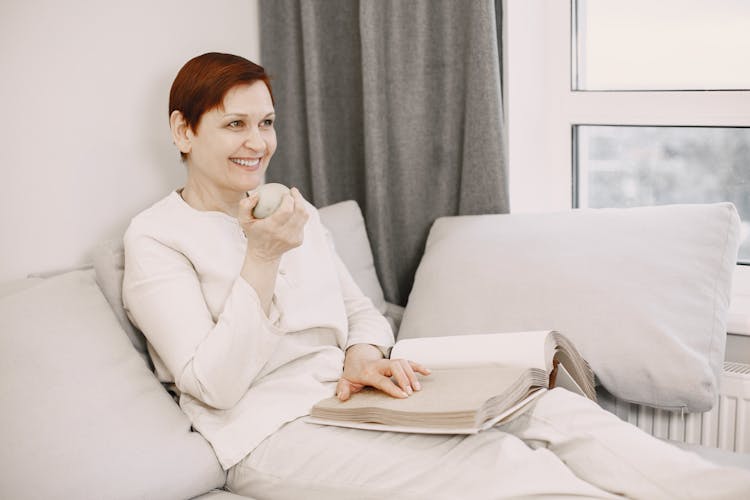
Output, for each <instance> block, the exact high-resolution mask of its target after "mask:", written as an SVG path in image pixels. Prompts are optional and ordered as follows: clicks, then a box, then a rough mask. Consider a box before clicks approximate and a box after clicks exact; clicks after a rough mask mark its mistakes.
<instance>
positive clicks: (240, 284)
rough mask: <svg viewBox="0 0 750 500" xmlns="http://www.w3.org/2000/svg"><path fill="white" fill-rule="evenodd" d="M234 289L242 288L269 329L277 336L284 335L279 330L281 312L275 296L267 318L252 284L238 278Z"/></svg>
mask: <svg viewBox="0 0 750 500" xmlns="http://www.w3.org/2000/svg"><path fill="white" fill-rule="evenodd" d="M234 287H235V289H237V288H240V289H241V290H242V293H243V294H245V295H249V296H250V300H251V301H252V302H253V303H254V304H255V306H256V307H257V308H258V311H260V314H261V315H262V316H263V318H264V320H265V321H266V324H267V326H268V328H269V329H270V330H271V331H272V332H273V333H275V334H277V335H282V334H283V333H284V332H282V331H281V330H280V329H279V328H278V324H279V320H280V319H281V311H279V308H278V307H276V296H275V295H274V298H273V300H272V301H271V307H270V308H269V310H268V315H267V316H266V313H265V311H263V308H262V307H261V305H260V297H258V293H257V292H256V291H255V288H253V287H252V285H251V284H250V283H248V282H247V281H245V280H244V279H243V278H242V277H241V276H238V277H237V279H236V280H235V283H234Z"/></svg>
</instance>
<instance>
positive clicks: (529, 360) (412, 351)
mask: <svg viewBox="0 0 750 500" xmlns="http://www.w3.org/2000/svg"><path fill="white" fill-rule="evenodd" d="M391 358H405V359H410V360H413V361H417V362H419V363H421V364H423V365H424V366H426V367H428V368H429V369H430V370H431V372H432V373H431V374H430V375H429V376H426V377H424V376H421V375H418V376H419V381H420V384H421V385H422V390H421V391H415V392H414V393H413V394H412V395H411V396H409V397H408V398H406V399H397V398H393V397H390V396H388V395H387V394H385V393H383V392H381V391H379V390H377V389H373V388H366V389H364V390H363V391H361V392H359V393H355V394H353V395H352V396H351V398H350V399H349V400H348V401H345V402H341V401H339V400H338V398H336V397H331V398H327V399H324V400H322V401H320V402H318V403H317V404H316V405H315V406H313V408H312V410H311V412H310V417H308V418H307V421H308V422H311V423H318V424H327V425H337V426H342V427H356V428H362V429H378V430H390V431H401V432H420V433H435V434H471V433H476V432H479V431H481V430H484V429H487V428H489V427H491V426H493V425H496V424H498V423H502V422H507V421H509V420H510V419H512V418H513V417H515V416H517V415H519V414H520V413H521V412H523V410H524V409H525V407H526V406H527V405H528V403H530V402H531V401H533V400H534V399H535V398H536V397H538V396H539V395H540V394H542V393H543V392H544V391H545V390H546V389H548V388H552V387H558V386H561V387H565V388H566V389H569V390H572V391H575V392H578V393H580V394H582V395H584V396H586V397H588V398H590V399H592V400H596V392H595V389H594V374H593V372H592V371H591V368H590V367H589V365H588V363H587V362H586V361H585V360H584V359H583V358H582V357H581V355H580V354H579V353H578V351H577V350H576V348H575V347H574V346H573V344H572V343H571V342H570V340H568V339H567V338H566V337H565V336H563V335H562V334H560V333H558V332H556V331H533V332H515V333H494V334H485V335H460V336H449V337H430V338H419V339H406V340H400V341H398V342H397V343H396V345H395V346H394V347H393V350H392V352H391Z"/></svg>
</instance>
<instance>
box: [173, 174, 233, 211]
mask: <svg viewBox="0 0 750 500" xmlns="http://www.w3.org/2000/svg"><path fill="white" fill-rule="evenodd" d="M180 196H182V199H183V200H185V203H187V204H188V205H190V206H191V207H193V208H194V209H196V210H201V211H204V212H206V211H211V212H224V213H225V214H227V215H230V216H232V217H236V216H237V209H238V206H239V203H240V200H241V199H242V198H243V197H245V196H246V195H245V193H235V192H223V193H220V192H218V190H210V189H206V188H204V187H203V186H201V185H200V184H198V183H195V182H191V180H190V178H188V180H187V182H186V183H185V187H184V188H183V189H182V190H181V191H180Z"/></svg>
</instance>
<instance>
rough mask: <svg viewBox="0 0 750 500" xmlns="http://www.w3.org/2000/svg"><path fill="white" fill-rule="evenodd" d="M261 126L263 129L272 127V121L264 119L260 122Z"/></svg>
mask: <svg viewBox="0 0 750 500" xmlns="http://www.w3.org/2000/svg"><path fill="white" fill-rule="evenodd" d="M261 124H262V125H263V126H264V127H273V120H272V119H271V118H266V119H265V120H263V121H262V122H261Z"/></svg>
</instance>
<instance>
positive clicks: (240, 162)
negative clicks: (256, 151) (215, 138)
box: [230, 158, 260, 167]
mask: <svg viewBox="0 0 750 500" xmlns="http://www.w3.org/2000/svg"><path fill="white" fill-rule="evenodd" d="M230 160H231V161H232V162H233V163H236V164H237V165H241V166H243V167H257V166H258V165H260V158H255V159H252V160H244V159H242V158H230Z"/></svg>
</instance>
